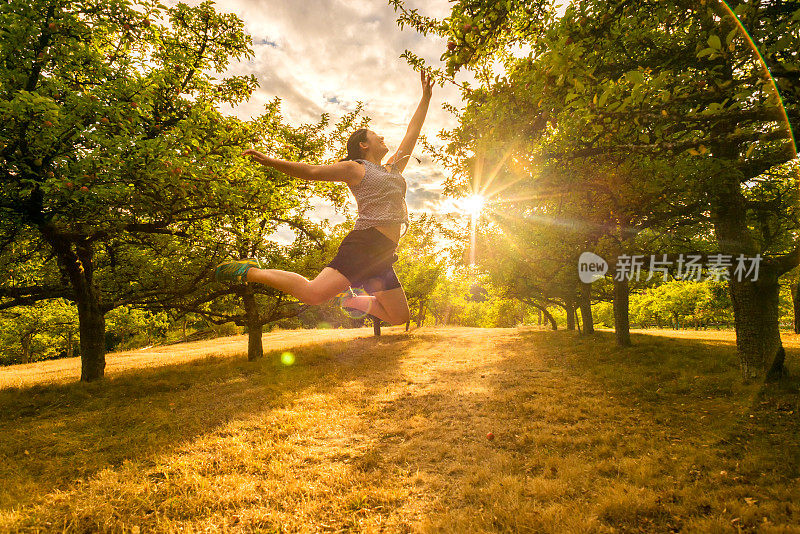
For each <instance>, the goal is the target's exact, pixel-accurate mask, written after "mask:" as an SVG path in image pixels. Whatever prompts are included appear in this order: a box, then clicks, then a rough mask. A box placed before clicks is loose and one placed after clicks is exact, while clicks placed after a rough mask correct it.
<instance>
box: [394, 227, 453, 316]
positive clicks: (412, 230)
mask: <svg viewBox="0 0 800 534" xmlns="http://www.w3.org/2000/svg"><path fill="white" fill-rule="evenodd" d="M438 228H439V224H438V221H437V220H436V218H435V217H433V216H429V215H428V214H422V215H420V216H419V217H414V216H411V220H410V223H409V229H408V232H407V235H405V236H403V239H402V240H401V242H400V246H399V248H398V250H397V256H398V258H399V259H398V261H397V263H396V264H395V269H396V271H397V275H398V278H400V280H402V283H403V288H404V290H405V293H406V298H407V299H408V305H409V308H410V309H411V310H416V319H414V321H415V322H416V323H417V327H420V326H422V324H423V322H424V319H425V308H426V306H428V302H429V301H430V298H431V295H432V294H433V292H434V291H435V290H436V287H437V285H439V284H440V283H442V282H444V277H445V259H444V258H442V257H441V256H440V255H439V253H438V252H437V250H436V247H437V236H438ZM413 313H414V312H413V311H412V316H413ZM411 320H412V319H409V321H408V323H407V324H406V329H408V327H409V325H410V324H411Z"/></svg>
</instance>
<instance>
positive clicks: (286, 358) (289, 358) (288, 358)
mask: <svg viewBox="0 0 800 534" xmlns="http://www.w3.org/2000/svg"><path fill="white" fill-rule="evenodd" d="M281 363H282V364H283V365H292V364H293V363H294V354H292V353H291V352H289V351H286V352H284V353H282V354H281Z"/></svg>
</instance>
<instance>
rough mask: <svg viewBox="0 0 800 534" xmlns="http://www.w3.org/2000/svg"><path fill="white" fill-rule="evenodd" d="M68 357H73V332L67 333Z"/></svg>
mask: <svg viewBox="0 0 800 534" xmlns="http://www.w3.org/2000/svg"><path fill="white" fill-rule="evenodd" d="M67 358H72V332H69V333H67Z"/></svg>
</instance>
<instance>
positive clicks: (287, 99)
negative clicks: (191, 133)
mask: <svg viewBox="0 0 800 534" xmlns="http://www.w3.org/2000/svg"><path fill="white" fill-rule="evenodd" d="M172 3H174V2H170V4H172ZM187 3H190V4H193V5H195V4H199V3H200V2H197V1H194V0H193V1H191V2H187ZM407 6H408V7H409V8H418V9H419V12H420V13H421V14H423V15H428V16H434V17H436V18H443V17H445V16H447V15H448V14H449V7H450V4H449V3H448V2H447V0H429V1H425V0H411V1H408V2H407ZM216 9H217V10H218V11H225V12H231V13H236V14H237V15H238V16H239V17H240V18H241V19H242V20H244V22H245V31H247V32H248V33H249V34H250V36H251V37H252V39H253V49H254V51H255V58H254V59H253V60H252V61H249V62H241V63H236V64H232V65H231V68H230V69H229V74H255V76H256V77H257V79H258V82H259V88H258V89H257V91H256V92H255V94H254V95H253V96H252V97H251V99H250V100H249V101H248V102H245V103H242V104H240V105H239V106H237V107H236V108H233V109H232V108H231V107H230V106H224V107H223V108H221V111H222V112H223V113H231V114H234V115H236V116H238V117H239V118H241V119H249V118H251V117H254V116H257V115H258V114H260V113H261V112H262V111H263V109H264V105H265V103H267V102H268V101H270V100H272V99H273V98H274V97H275V96H278V97H280V98H281V110H282V113H283V116H284V118H285V120H286V121H287V122H288V123H289V124H291V125H295V126H297V125H300V124H303V123H315V122H317V121H318V120H319V118H320V116H321V114H322V113H325V112H327V113H329V114H330V123H331V124H335V123H336V121H337V120H338V119H339V118H341V117H342V116H343V115H344V114H345V113H347V112H349V111H352V110H353V109H354V108H355V106H356V101H358V100H360V101H362V102H364V108H363V110H362V115H366V116H368V117H370V118H371V122H370V128H371V129H372V130H374V131H375V132H376V133H378V135H383V136H384V138H385V140H386V145H387V146H388V147H389V153H388V154H387V155H386V159H388V157H389V156H391V155H392V154H393V153H394V151H395V150H397V147H398V145H399V144H400V141H401V140H402V139H403V135H404V134H405V131H406V128H407V126H408V122H409V121H410V119H411V117H412V115H413V114H414V111H415V110H416V108H417V105H418V104H419V100H420V97H421V94H422V89H421V82H420V75H419V72H417V71H414V70H413V69H412V68H411V67H410V66H409V65H408V63H407V62H406V60H405V59H403V58H400V54H402V53H403V51H404V50H405V49H409V50H411V51H412V52H414V53H415V54H417V55H418V56H420V57H422V58H424V59H425V61H426V64H429V65H432V66H442V62H441V61H439V57H440V56H441V54H442V53H443V52H444V50H445V49H446V40H445V39H443V38H441V37H438V36H432V35H428V36H422V35H420V34H418V33H416V32H415V31H414V30H412V29H409V28H408V26H406V27H405V28H404V29H402V30H401V29H400V27H399V26H398V25H397V23H396V13H395V12H394V10H393V9H392V7H391V6H389V5H388V3H387V2H386V1H385V0H369V1H364V0H360V1H357V0H298V1H288V0H227V1H225V2H218V3H217V4H216ZM456 79H457V80H458V81H463V80H470V81H472V80H474V78H473V77H472V75H471V74H469V73H465V72H462V73H460V74H459V75H458V76H457V78H456ZM443 102H448V103H450V104H452V105H454V106H456V107H458V108H460V107H461V106H462V105H463V102H462V100H461V97H460V92H459V90H458V88H457V87H454V86H452V85H448V86H445V87H439V86H438V85H436V86H434V88H433V98H432V100H431V104H430V106H429V108H428V115H427V119H426V121H425V124H424V126H423V128H422V135H425V136H427V138H428V140H429V141H430V142H432V143H433V144H435V145H437V146H438V145H441V141H440V140H438V138H437V135H436V134H437V133H438V132H439V131H440V130H442V129H451V128H453V127H454V126H455V122H454V120H455V119H454V118H453V116H452V115H451V114H450V113H448V112H446V111H445V110H443V109H442V107H441V106H442V103H443ZM414 155H415V156H417V157H419V158H421V159H422V163H421V164H420V163H417V161H416V160H414V159H413V158H412V160H411V161H410V162H409V164H408V166H407V167H406V169H405V171H404V172H403V175H404V177H405V178H406V181H407V183H408V192H407V195H406V201H407V203H408V208H409V212H410V213H419V212H423V211H427V212H440V211H442V210H447V209H452V202H442V201H443V200H444V199H442V198H441V195H440V193H441V184H442V182H443V181H444V178H445V176H444V169H441V168H440V167H439V166H437V165H435V164H434V163H432V162H431V160H430V157H429V156H426V155H423V152H422V146H421V144H420V143H418V144H417V147H416V149H415V151H414ZM384 161H385V160H384ZM351 203H352V208H353V211H354V212H355V207H356V205H355V200H354V199H352V197H351ZM316 216H317V217H318V218H320V219H323V218H328V219H330V221H331V222H332V223H334V224H335V223H338V222H341V221H343V220H344V218H343V217H342V216H341V215H339V214H336V213H335V212H334V210H333V207H332V206H330V205H327V204H325V203H319V204H318V205H317V209H316ZM283 237H284V238H291V234H289V233H287V234H286V235H285V236H283Z"/></svg>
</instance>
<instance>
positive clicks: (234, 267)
mask: <svg viewBox="0 0 800 534" xmlns="http://www.w3.org/2000/svg"><path fill="white" fill-rule="evenodd" d="M251 267H258V268H261V264H260V263H259V262H258V260H257V259H256V258H245V259H243V260H238V261H226V262H223V263H220V264H219V265H217V268H216V269H214V280H216V281H217V282H234V283H239V284H243V283H245V282H247V271H249V270H250V268H251Z"/></svg>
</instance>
